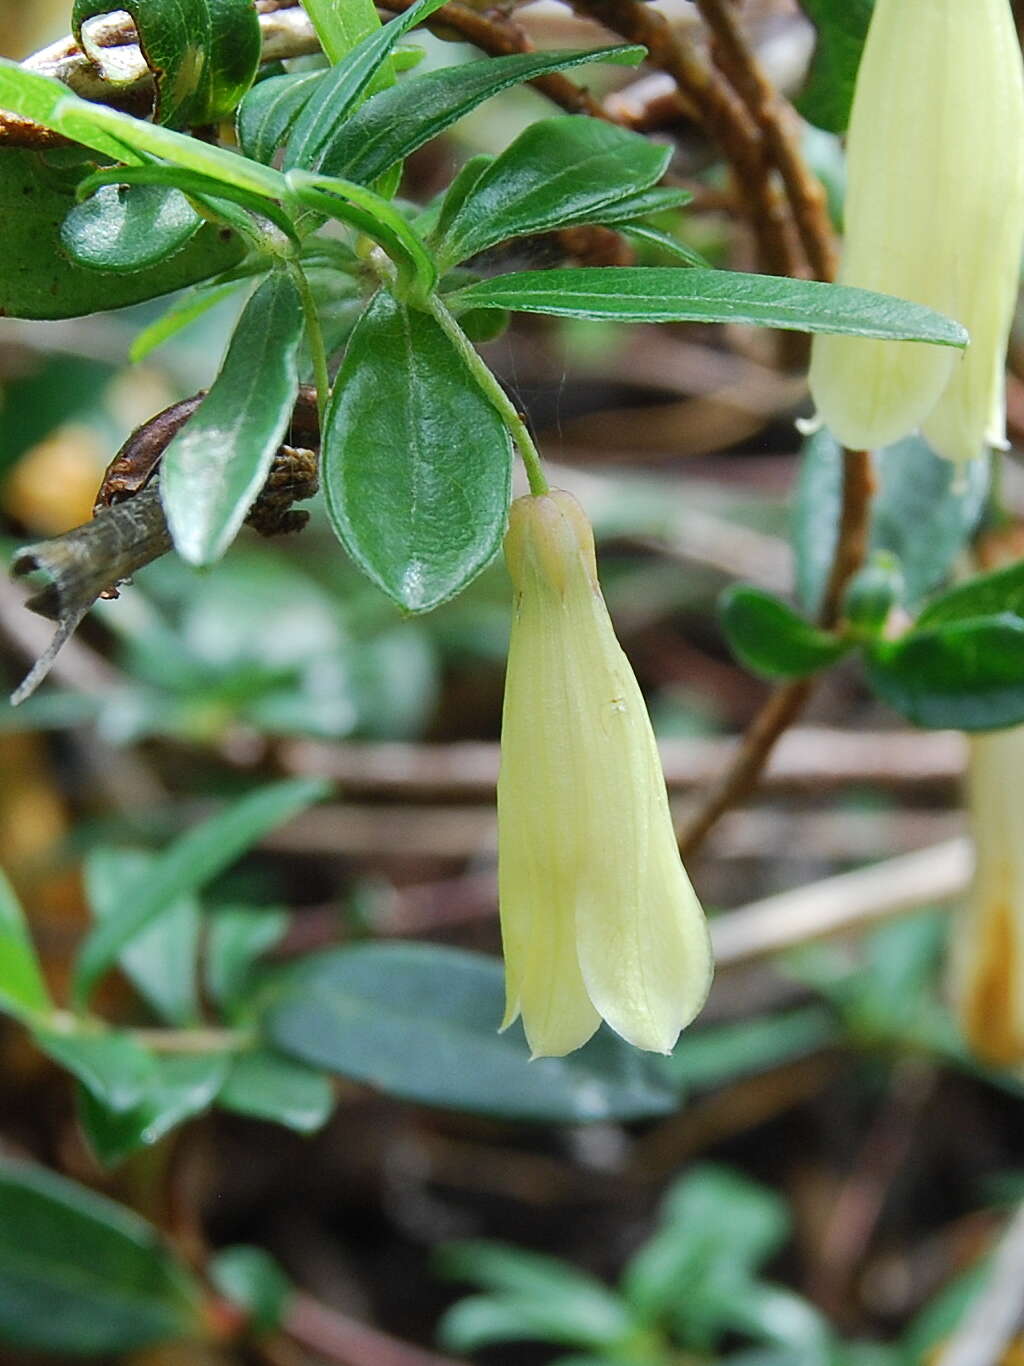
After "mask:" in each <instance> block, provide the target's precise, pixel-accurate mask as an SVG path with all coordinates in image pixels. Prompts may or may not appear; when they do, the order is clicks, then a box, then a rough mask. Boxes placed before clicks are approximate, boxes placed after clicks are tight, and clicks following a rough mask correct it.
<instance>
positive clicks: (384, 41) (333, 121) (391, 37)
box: [284, 0, 444, 171]
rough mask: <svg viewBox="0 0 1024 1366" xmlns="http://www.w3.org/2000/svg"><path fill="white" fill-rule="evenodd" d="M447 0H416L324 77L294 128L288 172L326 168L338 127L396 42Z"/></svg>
mask: <svg viewBox="0 0 1024 1366" xmlns="http://www.w3.org/2000/svg"><path fill="white" fill-rule="evenodd" d="M443 3H444V0H416V3H415V4H414V5H410V6H409V8H408V9H407V10H405V11H404V12H403V13H402V14H398V15H396V16H395V17H394V19H392V20H391V22H390V23H388V24H385V25H384V27H383V28H378V29H377V30H376V31H375V32H371V33H368V34H367V35H366V37H364V38H363V39H362V40H361V42H359V43H358V44H357V45H356V46H355V47H354V48H353V49H352V50H351V51H350V52H348V53H346V55H345V56H344V57H342V58H341V60H340V61H338V62H337V64H336V65H335V66H334V67H333V69H332V70H331V71H329V72H326V73H325V74H324V75H323V76H322V78H321V81H320V84H319V85H318V86H317V88H316V90H315V91H313V92H312V93H311V95H310V96H309V98H308V99H307V100H306V104H305V108H304V109H303V110H302V113H301V114H300V115H299V117H298V118H297V119H296V121H295V124H294V127H293V128H292V132H291V136H290V137H289V139H288V147H287V149H286V151H285V155H284V167H285V170H291V169H292V168H294V167H299V168H301V169H303V170H308V171H318V170H319V169H320V167H321V165H322V163H323V161H324V157H325V154H326V153H327V151H328V149H329V148H330V146H331V144H332V142H333V141H334V139H335V137H336V136H337V134H338V130H339V129H340V128H341V126H342V125H343V124H344V122H345V120H346V119H347V118H348V116H349V115H350V114H351V112H352V110H353V109H355V108H356V106H357V105H358V104H359V102H360V100H361V99H362V97H363V95H364V94H365V92H366V90H367V88H368V87H369V85H370V82H371V80H372V79H373V77H374V75H375V74H376V73H377V71H378V70H379V69H380V67H381V65H382V64H383V63H384V62H385V61H386V60H387V58H388V55H389V53H390V52H391V49H392V48H393V47H394V45H395V43H397V42H398V40H399V38H401V37H402V36H403V34H405V33H408V31H409V29H411V28H412V27H413V25H414V24H418V23H419V22H420V21H421V20H422V19H426V18H427V17H428V16H429V15H431V14H433V12H434V10H436V9H439V8H440V7H441V5H442V4H443Z"/></svg>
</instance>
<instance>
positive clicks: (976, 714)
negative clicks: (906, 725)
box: [866, 612, 1024, 731]
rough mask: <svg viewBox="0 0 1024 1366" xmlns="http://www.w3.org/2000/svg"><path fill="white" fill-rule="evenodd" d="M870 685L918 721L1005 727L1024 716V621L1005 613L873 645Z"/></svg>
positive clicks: (931, 725) (956, 727) (931, 724)
mask: <svg viewBox="0 0 1024 1366" xmlns="http://www.w3.org/2000/svg"><path fill="white" fill-rule="evenodd" d="M866 664H867V673H868V679H869V681H870V683H871V686H872V688H873V689H874V691H875V692H876V693H877V694H878V696H879V697H881V698H882V699H883V700H884V701H886V702H888V703H889V705H890V706H892V707H895V709H896V710H897V711H899V712H902V713H903V715H904V716H906V717H907V718H908V719H909V720H911V721H913V722H914V724H915V725H918V726H925V727H928V728H931V729H946V728H947V727H948V728H952V729H954V730H968V731H974V730H1001V729H1003V728H1004V727H1007V726H1016V725H1020V723H1021V722H1024V621H1022V620H1021V619H1020V617H1016V616H1013V615H1011V614H1010V613H1008V612H1007V613H1003V614H1002V615H1000V616H994V617H982V618H978V619H975V620H971V621H959V622H952V623H950V624H948V625H946V626H940V627H935V628H933V629H930V630H925V631H913V632H911V633H910V634H909V635H906V636H904V637H903V638H902V639H900V640H897V641H885V642H881V643H879V644H878V645H876V646H874V647H873V649H872V650H871V651H870V652H869V654H868V656H867V660H866Z"/></svg>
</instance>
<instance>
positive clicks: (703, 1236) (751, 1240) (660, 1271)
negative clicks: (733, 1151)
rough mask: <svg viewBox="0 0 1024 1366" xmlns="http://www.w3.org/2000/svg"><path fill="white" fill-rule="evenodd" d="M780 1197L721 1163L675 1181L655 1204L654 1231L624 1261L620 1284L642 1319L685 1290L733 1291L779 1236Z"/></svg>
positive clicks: (783, 1226) (783, 1222)
mask: <svg viewBox="0 0 1024 1366" xmlns="http://www.w3.org/2000/svg"><path fill="white" fill-rule="evenodd" d="M788 1229H789V1220H788V1216H787V1213H786V1208H785V1205H784V1204H783V1202H782V1201H781V1200H780V1199H779V1198H778V1197H777V1196H776V1195H774V1194H773V1193H772V1192H771V1191H768V1190H765V1189H764V1188H763V1187H762V1186H758V1185H755V1183H754V1182H752V1181H748V1180H747V1179H746V1178H745V1177H742V1176H739V1175H737V1174H736V1173H735V1172H732V1171H729V1170H728V1168H726V1167H718V1166H714V1165H711V1164H706V1165H702V1166H698V1167H696V1168H694V1169H692V1170H691V1171H690V1173H689V1174H688V1175H687V1176H685V1177H683V1178H682V1179H681V1180H680V1181H677V1182H676V1183H675V1185H674V1186H672V1188H671V1189H670V1191H669V1193H668V1195H667V1196H666V1198H665V1201H664V1203H663V1205H662V1210H661V1218H660V1221H659V1228H658V1231H657V1232H656V1233H655V1235H654V1237H653V1238H651V1239H650V1241H649V1242H647V1243H646V1244H645V1245H644V1246H643V1247H642V1248H641V1249H640V1251H639V1252H638V1253H637V1254H636V1256H635V1257H634V1258H633V1259H632V1261H631V1262H630V1263H629V1265H628V1266H627V1267H626V1270H625V1274H624V1276H623V1282H622V1284H623V1290H624V1292H625V1294H626V1297H627V1299H628V1300H629V1301H630V1303H631V1304H632V1305H633V1306H634V1307H635V1309H636V1310H637V1311H638V1312H639V1313H640V1314H641V1315H642V1316H643V1317H644V1318H645V1319H647V1320H651V1321H653V1320H657V1319H659V1318H660V1317H661V1316H662V1315H664V1314H666V1313H672V1312H673V1311H676V1310H678V1311H679V1312H680V1314H681V1315H682V1316H683V1319H684V1321H685V1313H686V1311H687V1309H688V1308H689V1307H690V1301H691V1299H692V1297H694V1296H695V1295H697V1294H698V1293H699V1294H700V1296H701V1298H704V1297H705V1296H708V1295H710V1294H712V1293H714V1295H715V1298H716V1299H717V1300H718V1301H719V1303H721V1299H722V1295H721V1292H722V1291H723V1290H725V1291H726V1292H727V1294H726V1296H725V1298H726V1300H727V1299H728V1298H729V1295H728V1292H732V1293H733V1294H737V1293H740V1292H741V1288H742V1290H745V1289H746V1288H747V1287H748V1286H749V1282H750V1277H751V1274H752V1272H753V1271H755V1270H756V1269H757V1267H759V1266H760V1265H761V1263H762V1262H764V1261H765V1260H766V1259H767V1258H768V1257H770V1256H771V1255H772V1253H774V1252H775V1251H776V1250H777V1249H778V1248H779V1247H780V1246H781V1244H782V1242H783V1241H784V1240H785V1238H786V1235H787V1233H788Z"/></svg>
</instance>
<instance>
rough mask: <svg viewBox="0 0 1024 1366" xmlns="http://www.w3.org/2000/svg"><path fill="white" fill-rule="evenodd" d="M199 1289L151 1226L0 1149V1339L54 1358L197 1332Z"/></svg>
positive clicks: (117, 1350) (115, 1351) (113, 1351)
mask: <svg viewBox="0 0 1024 1366" xmlns="http://www.w3.org/2000/svg"><path fill="white" fill-rule="evenodd" d="M201 1301H202V1293H201V1290H200V1287H199V1285H198V1284H197V1283H196V1282H195V1281H194V1280H193V1279H192V1276H191V1274H190V1273H189V1272H188V1270H187V1269H186V1267H185V1266H184V1264H183V1263H181V1262H179V1261H177V1259H176V1258H175V1257H174V1256H173V1255H172V1254H171V1252H170V1251H169V1249H167V1248H166V1247H165V1246H164V1245H163V1243H162V1241H161V1239H160V1236H159V1234H158V1233H157V1231H156V1229H155V1228H153V1227H152V1226H151V1225H150V1224H147V1223H145V1222H144V1221H143V1220H142V1219H140V1218H138V1216H137V1215H135V1214H132V1213H131V1212H130V1211H129V1210H126V1209H123V1208H122V1207H121V1206H120V1205H115V1204H114V1202H113V1201H112V1200H107V1199H106V1198H104V1197H103V1196H101V1195H96V1194H94V1193H93V1192H92V1191H90V1190H87V1189H86V1188H85V1187H84V1186H79V1185H76V1184H75V1183H74V1182H73V1181H67V1180H65V1179H64V1178H63V1177H61V1176H57V1175H56V1174H55V1173H53V1172H49V1171H46V1170H44V1169H43V1168H41V1167H33V1166H29V1165H27V1164H25V1163H20V1162H12V1161H10V1160H9V1159H0V1339H2V1340H3V1342H4V1343H5V1344H6V1345H7V1346H9V1347H14V1348H22V1349H27V1350H36V1351H43V1352H51V1353H58V1354H59V1355H60V1357H61V1358H67V1357H72V1358H75V1359H77V1358H79V1357H81V1356H83V1355H84V1356H101V1355H102V1356H105V1355H108V1354H109V1355H118V1356H120V1355H121V1354H122V1353H124V1352H132V1351H136V1350H138V1349H139V1348H142V1347H146V1346H148V1345H150V1344H151V1343H157V1342H165V1341H169V1340H171V1339H174V1338H184V1337H190V1336H193V1335H195V1336H199V1335H200V1334H201V1331H202V1330H201V1323H200V1308H201Z"/></svg>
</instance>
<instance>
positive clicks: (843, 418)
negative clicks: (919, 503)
mask: <svg viewBox="0 0 1024 1366" xmlns="http://www.w3.org/2000/svg"><path fill="white" fill-rule="evenodd" d="M848 166H849V182H848V190H847V196H846V211H845V217H846V239H845V247H844V252H843V262H842V268H841V270H840V274H839V278H840V280H841V282H842V283H843V284H847V285H858V286H860V287H862V288H865V289H875V290H880V291H882V292H883V293H885V294H894V295H896V296H897V297H899V298H904V299H910V300H912V301H913V302H915V303H920V304H928V305H930V306H931V307H932V308H934V309H937V310H938V311H939V312H940V313H944V314H946V315H948V316H949V317H951V318H955V319H956V320H957V321H958V322H960V323H962V324H963V325H964V327H966V328H967V330H968V332H969V333H970V337H971V344H970V346H969V347H968V349H967V352H966V355H962V354H961V353H960V352H957V351H954V350H949V349H947V348H945V347H941V346H925V345H921V344H920V343H915V342H888V341H873V340H868V339H865V338H860V337H839V336H824V335H822V336H817V337H815V339H814V344H813V350H812V358H811V373H810V383H811V392H812V394H813V395H814V401H815V403H816V405H817V408H818V413H819V415H820V417H821V418H822V419H823V421H824V422H825V423H827V425H828V426H829V427H830V428H831V429H832V431H833V433H834V434H835V435H836V436H837V437H838V438H839V440H840V441H841V442H843V444H844V445H846V446H848V447H850V448H852V449H855V450H864V449H873V448H875V447H878V446H885V445H889V444H890V443H891V442H894V441H898V440H900V439H901V438H902V437H905V436H908V435H909V434H910V433H911V432H913V431H914V430H915V429H917V428H920V429H921V430H922V432H923V434H924V436H925V437H926V439H927V440H928V442H929V444H930V445H931V446H932V447H933V449H934V450H936V451H937V452H938V453H939V454H940V455H944V456H947V457H948V458H949V459H951V460H970V459H973V458H974V457H975V456H977V455H979V454H981V452H982V449H983V448H984V446H985V445H986V444H987V445H992V446H1003V445H1005V433H1006V420H1005V404H1004V363H1005V355H1006V343H1007V337H1008V334H1009V329H1010V321H1011V318H1012V315H1013V308H1014V303H1015V300H1016V296H1017V283H1018V275H1019V268H1020V257H1021V246H1022V243H1024V74H1022V64H1021V53H1020V45H1019V43H1018V41H1017V34H1016V30H1015V28H1014V23H1013V16H1012V14H1011V11H1010V4H1009V0H876V4H875V8H874V12H873V16H872V19H871V27H870V30H869V32H868V39H867V44H866V46H865V48H864V53H863V56H862V58H861V64H860V70H859V72H858V75H857V86H856V93H855V95H854V101H853V112H852V117H851V121H850V133H849V139H848Z"/></svg>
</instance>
